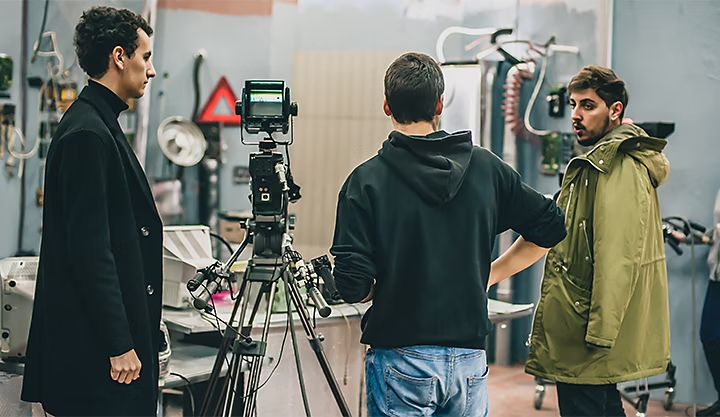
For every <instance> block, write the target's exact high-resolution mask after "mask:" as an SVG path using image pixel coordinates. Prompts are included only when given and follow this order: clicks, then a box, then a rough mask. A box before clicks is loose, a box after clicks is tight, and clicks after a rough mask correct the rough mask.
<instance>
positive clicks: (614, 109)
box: [610, 101, 625, 122]
mask: <svg viewBox="0 0 720 417" xmlns="http://www.w3.org/2000/svg"><path fill="white" fill-rule="evenodd" d="M624 107H625V106H623V104H622V103H621V102H619V101H616V102H614V103H613V104H612V105H611V106H610V120H612V121H613V122H614V121H616V120H619V119H620V115H621V114H622V112H623V109H624Z"/></svg>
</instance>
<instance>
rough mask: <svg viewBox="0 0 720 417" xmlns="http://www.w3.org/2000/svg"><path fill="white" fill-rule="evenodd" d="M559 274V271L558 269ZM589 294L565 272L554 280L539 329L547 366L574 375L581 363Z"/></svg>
mask: <svg viewBox="0 0 720 417" xmlns="http://www.w3.org/2000/svg"><path fill="white" fill-rule="evenodd" d="M561 270H562V269H561ZM590 297H591V293H590V291H589V290H586V289H584V288H582V287H580V286H578V285H577V284H575V283H574V282H573V281H572V280H571V279H570V276H569V274H568V273H567V272H564V271H563V272H560V273H558V274H556V275H555V276H554V279H553V282H552V284H551V287H550V288H549V289H548V291H547V294H546V295H545V297H544V299H543V301H542V302H543V313H542V318H541V320H542V328H543V333H544V335H543V336H544V339H545V341H546V346H545V347H546V349H547V352H548V353H547V354H548V360H549V363H552V368H555V369H557V370H558V371H561V372H562V373H563V374H564V375H573V374H575V373H576V372H577V366H578V365H579V364H581V363H583V361H584V359H583V357H584V355H585V350H586V349H585V333H586V332H587V326H588V317H589V313H590Z"/></svg>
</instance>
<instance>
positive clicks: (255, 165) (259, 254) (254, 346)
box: [187, 80, 350, 417]
mask: <svg viewBox="0 0 720 417" xmlns="http://www.w3.org/2000/svg"><path fill="white" fill-rule="evenodd" d="M235 113H236V114H238V115H240V116H241V123H240V124H241V129H240V138H241V141H242V143H243V144H246V145H248V144H253V145H258V148H259V150H258V152H253V153H251V154H250V163H249V171H250V172H249V173H250V201H251V203H252V214H253V216H252V219H251V220H248V221H247V223H246V224H245V226H244V227H245V229H246V233H245V239H244V240H243V242H242V243H241V244H240V247H239V248H237V249H236V250H235V252H233V254H232V255H230V258H229V259H228V261H227V262H225V263H224V264H221V263H219V262H216V263H215V264H213V265H210V266H208V267H206V268H203V269H202V270H199V271H198V274H197V275H196V276H195V277H194V278H193V279H192V280H190V281H189V282H188V284H187V287H188V290H189V291H190V292H191V294H192V296H193V298H194V301H193V305H194V306H195V308H197V309H199V310H204V311H205V312H206V313H209V314H213V315H215V314H217V312H215V311H214V310H215V309H214V307H213V306H212V305H209V304H208V302H211V300H212V294H213V293H214V292H215V291H216V290H217V289H218V288H219V286H220V283H221V282H222V281H229V278H230V268H231V267H232V265H233V264H234V263H235V261H236V260H237V259H238V257H239V256H240V254H241V253H242V251H243V250H244V249H245V247H246V246H247V244H248V243H250V242H252V244H253V254H252V258H251V259H249V260H248V263H247V267H246V269H245V273H244V275H243V278H242V281H241V282H240V285H239V289H238V291H237V294H238V295H237V298H236V299H235V300H236V301H235V304H234V306H233V310H232V312H231V313H230V319H229V320H228V321H227V322H226V326H227V329H226V331H225V332H224V333H223V334H224V338H223V342H222V344H221V346H220V348H219V350H218V355H217V358H216V361H215V365H214V366H213V371H212V374H211V376H210V379H209V384H208V391H207V392H206V395H205V399H204V401H203V403H202V407H201V409H200V413H199V415H201V416H207V415H213V416H217V415H222V416H238V415H242V416H244V417H250V416H252V415H253V413H254V410H255V405H256V401H257V390H258V389H259V388H260V387H261V386H262V384H260V373H261V369H262V358H263V357H264V356H265V352H266V347H267V337H268V329H269V325H270V316H271V314H272V304H273V302H274V300H275V294H276V292H277V290H278V285H279V284H278V283H282V284H284V290H285V300H286V307H287V309H286V312H287V314H288V320H289V322H290V321H293V320H294V319H293V313H292V310H293V309H292V306H291V304H292V305H294V307H295V312H296V314H297V316H298V318H299V319H300V322H301V323H302V327H303V328H304V330H305V333H306V336H307V339H308V342H309V343H310V345H311V347H312V350H313V352H314V353H315V355H316V357H317V359H318V362H319V363H320V367H321V369H322V371H323V374H324V375H325V378H326V380H327V383H328V385H329V386H330V390H331V391H332V393H333V396H334V397H335V400H336V402H337V404H338V407H339V409H340V412H341V414H342V415H343V416H350V410H349V408H348V406H347V403H346V402H345V399H344V397H343V395H342V392H341V390H340V387H339V385H338V383H337V380H336V379H335V376H334V375H333V372H332V369H331V368H330V364H329V362H328V359H327V357H326V356H325V352H324V350H323V347H322V335H319V334H317V333H316V332H315V328H314V325H313V324H312V321H311V320H310V314H309V312H308V308H307V305H306V304H305V303H304V302H303V297H302V294H301V293H300V291H299V289H300V287H301V286H302V287H304V289H305V292H306V294H307V296H308V297H309V298H310V299H312V305H313V306H314V307H315V308H316V309H317V311H318V312H319V313H320V316H322V317H327V316H329V315H330V314H331V309H330V307H329V306H328V303H327V301H326V300H325V299H324V298H323V296H322V294H321V293H320V291H319V290H318V287H317V285H318V284H319V282H320V281H321V280H322V281H323V283H324V284H325V289H326V290H327V291H328V294H329V298H331V299H332V300H333V301H339V299H340V297H339V295H338V291H337V289H336V287H335V283H334V278H333V276H332V273H331V270H330V268H331V264H330V261H329V259H328V258H327V256H325V255H323V256H320V257H318V258H315V259H312V260H311V261H310V262H305V261H304V260H303V258H302V256H301V255H300V253H298V252H297V251H295V250H294V249H293V247H292V236H291V235H290V234H289V233H288V230H291V229H292V225H291V224H290V218H289V216H288V204H289V203H292V202H295V201H297V200H299V199H300V197H301V196H300V187H298V186H297V184H295V182H294V180H293V177H292V172H291V171H290V154H289V149H288V146H289V145H290V144H292V137H293V122H292V117H294V116H297V114H298V106H297V104H296V103H293V102H291V101H290V88H289V87H287V86H286V85H285V82H284V81H267V80H248V81H245V87H244V88H243V90H242V95H241V100H239V101H238V102H237V103H235ZM243 131H246V132H247V133H251V134H253V133H254V134H263V133H264V134H266V135H267V136H266V137H264V138H262V139H261V140H260V141H257V142H248V141H246V140H245V135H244V134H243ZM278 132H281V133H282V134H287V133H288V132H290V140H289V141H277V140H275V139H274V138H273V134H274V133H278ZM278 145H285V150H286V154H287V157H288V158H287V166H286V165H285V158H284V157H283V154H282V153H280V152H278V150H277V149H278ZM203 282H207V285H204V284H203ZM253 287H259V290H258V292H257V295H256V298H255V300H254V302H251V301H250V298H251V295H250V294H251V293H252V289H253ZM263 298H264V300H265V302H264V304H265V305H266V307H265V317H264V320H263V326H262V330H261V332H260V338H259V340H256V339H254V338H253V337H251V332H252V330H253V328H254V327H255V326H254V325H255V317H256V314H257V313H258V311H259V307H260V305H261V303H262V300H263ZM248 307H251V310H252V311H251V312H250V314H249V319H248V320H246V312H247V311H248ZM236 315H239V319H238V320H237V321H236V320H235V317H236ZM216 317H217V316H216ZM234 323H237V325H234ZM293 327H294V326H288V328H293ZM291 333H292V331H291ZM293 345H294V346H293V350H294V351H295V356H296V361H297V362H298V363H299V353H298V350H297V347H296V346H295V339H294V333H293ZM229 353H231V354H232V359H231V360H230V362H229V364H228V372H227V375H228V377H227V378H225V382H224V385H223V386H219V385H218V382H219V380H220V375H221V370H222V367H223V363H225V361H226V359H227V355H228V354H229ZM246 364H248V367H249V373H248V377H247V381H246V382H245V381H243V382H240V380H241V379H243V378H242V377H241V375H240V373H241V370H242V368H243V366H245V365H246ZM298 377H299V381H300V387H301V391H303V403H304V405H305V411H306V415H309V414H310V413H309V406H308V403H307V401H306V398H305V393H304V382H303V378H302V372H301V370H300V367H299V366H298ZM218 396H219V397H218ZM215 398H219V399H218V400H214V399H215ZM221 408H222V410H221Z"/></svg>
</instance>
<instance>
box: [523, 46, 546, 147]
mask: <svg viewBox="0 0 720 417" xmlns="http://www.w3.org/2000/svg"><path fill="white" fill-rule="evenodd" d="M547 62H548V54H545V55H544V56H543V60H542V65H540V76H539V77H538V80H537V82H536V83H535V89H534V90H533V92H532V96H530V100H529V101H528V104H527V107H526V108H525V118H524V124H525V128H526V129H527V130H528V132H530V133H532V134H533V135H536V136H545V135H549V134H550V133H553V131H552V130H537V129H535V128H534V127H532V124H530V113H532V109H533V106H534V105H535V100H536V99H537V96H538V94H540V89H541V88H542V85H543V82H544V81H545V71H546V70H547Z"/></svg>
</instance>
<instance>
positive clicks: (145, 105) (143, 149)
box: [134, 0, 157, 172]
mask: <svg viewBox="0 0 720 417" xmlns="http://www.w3.org/2000/svg"><path fill="white" fill-rule="evenodd" d="M142 15H143V17H144V18H145V20H147V22H148V24H149V25H150V27H151V28H153V30H156V29H157V27H156V26H155V22H156V21H157V0H145V6H144V7H143V12H142ZM154 45H155V36H151V37H150V48H151V49H152V48H153V46H154ZM151 87H152V80H149V81H148V85H147V86H146V87H145V94H144V95H143V96H142V97H140V99H138V101H137V107H138V109H137V127H136V132H135V143H134V148H135V154H136V156H137V159H138V162H140V165H141V166H142V167H143V169H145V170H146V172H147V168H146V163H145V160H146V155H147V148H148V125H149V124H150V95H151Z"/></svg>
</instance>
